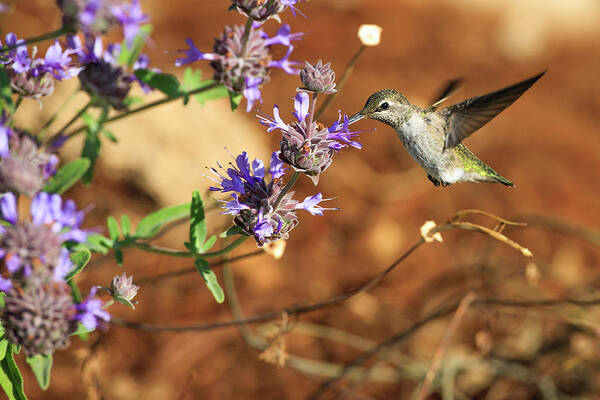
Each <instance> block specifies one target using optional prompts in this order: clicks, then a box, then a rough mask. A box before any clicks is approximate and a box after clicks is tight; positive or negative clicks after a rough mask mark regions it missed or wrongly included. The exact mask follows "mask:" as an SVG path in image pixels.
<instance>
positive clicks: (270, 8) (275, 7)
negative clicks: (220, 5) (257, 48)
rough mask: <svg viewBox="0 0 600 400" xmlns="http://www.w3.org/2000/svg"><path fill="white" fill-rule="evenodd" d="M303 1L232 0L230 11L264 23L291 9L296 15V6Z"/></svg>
mask: <svg viewBox="0 0 600 400" xmlns="http://www.w3.org/2000/svg"><path fill="white" fill-rule="evenodd" d="M300 1H301V0H231V7H230V9H233V10H237V11H239V12H240V14H242V15H244V16H245V17H248V18H252V19H253V20H254V21H259V22H264V21H266V20H267V19H269V18H278V14H279V13H281V12H282V11H284V10H285V9H286V8H288V7H289V8H290V9H291V10H292V13H293V14H294V15H296V11H297V9H296V7H294V5H295V4H296V3H299V2H300Z"/></svg>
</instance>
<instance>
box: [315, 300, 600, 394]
mask: <svg viewBox="0 0 600 400" xmlns="http://www.w3.org/2000/svg"><path fill="white" fill-rule="evenodd" d="M460 304H461V302H455V303H453V304H450V305H444V306H442V307H440V308H439V309H438V310H436V311H433V312H432V313H430V314H428V315H426V316H425V317H423V318H421V319H419V320H417V321H416V322H414V323H413V324H412V325H411V326H409V327H408V328H406V329H404V330H402V331H400V332H398V333H396V334H394V335H392V336H390V337H389V338H387V339H385V340H384V341H382V342H380V343H379V344H377V345H376V346H374V347H373V348H371V349H370V350H369V351H366V352H364V353H363V354H361V355H360V356H358V357H356V358H355V359H354V360H352V361H350V362H349V363H348V364H346V365H345V366H344V368H343V369H342V370H341V371H340V373H339V375H338V376H336V377H334V378H331V379H328V380H327V381H325V382H323V383H322V384H321V386H319V388H318V389H317V390H316V391H315V392H314V393H312V394H311V395H310V396H309V397H308V398H309V399H317V398H319V397H321V395H323V394H324V393H325V392H326V391H327V390H328V389H329V388H331V387H332V385H334V384H335V383H336V382H337V381H339V380H340V379H343V378H344V377H345V376H346V375H347V374H348V373H349V371H351V370H353V369H354V368H355V367H357V366H359V365H361V364H362V363H364V362H365V361H367V360H368V359H369V358H371V357H372V356H374V355H375V354H377V353H379V352H380V351H382V350H385V349H387V348H389V347H391V346H394V345H396V344H398V343H400V342H402V341H404V340H405V339H407V338H408V337H410V336H411V335H412V334H413V333H415V332H416V331H417V330H418V329H420V328H421V327H423V326H425V325H426V324H428V323H429V322H432V321H434V320H436V319H438V318H442V317H445V316H447V315H448V314H450V313H452V312H454V311H456V309H457V308H458V306H459V305H460ZM565 304H570V305H576V306H579V307H591V306H600V298H594V299H588V300H579V299H544V300H507V299H496V298H487V299H475V300H473V301H472V302H471V305H472V306H475V305H478V306H483V305H494V306H499V307H519V308H529V307H551V306H561V305H565Z"/></svg>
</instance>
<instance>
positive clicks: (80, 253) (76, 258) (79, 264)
mask: <svg viewBox="0 0 600 400" xmlns="http://www.w3.org/2000/svg"><path fill="white" fill-rule="evenodd" d="M79 248H80V250H77V251H74V252H73V253H71V255H70V256H69V259H70V260H71V262H72V263H73V264H74V265H75V266H74V267H73V269H72V270H71V271H69V273H68V274H67V276H65V280H66V281H69V280H71V279H73V277H74V276H75V275H76V274H78V273H79V272H80V271H81V270H82V269H83V267H85V266H86V265H87V263H88V262H89V261H90V258H92V253H90V251H89V250H88V249H86V248H84V247H83V246H80V247H79Z"/></svg>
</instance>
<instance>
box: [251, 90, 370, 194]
mask: <svg viewBox="0 0 600 400" xmlns="http://www.w3.org/2000/svg"><path fill="white" fill-rule="evenodd" d="M314 107H315V102H314V101H311V100H310V98H309V95H308V93H306V92H304V91H301V92H298V93H297V94H296V97H295V99H294V112H293V113H292V114H293V115H294V117H295V118H296V121H294V122H292V123H290V124H288V123H286V122H284V121H283V119H282V118H281V116H280V115H279V107H278V106H277V105H275V107H274V108H273V118H270V117H268V116H266V115H257V116H258V118H259V119H260V123H261V124H263V125H265V126H266V127H267V132H271V131H273V130H279V131H281V134H282V139H281V153H280V155H279V157H280V158H281V160H283V161H284V162H285V163H286V164H289V165H291V166H292V167H293V168H294V170H296V171H299V172H302V173H304V174H306V175H307V176H309V177H310V178H311V179H312V180H313V182H314V184H315V185H316V184H317V183H318V181H319V175H320V174H321V173H322V172H324V171H325V170H326V169H327V168H328V167H329V165H331V162H332V157H333V154H334V153H335V152H337V151H340V150H341V149H343V148H345V147H347V146H352V147H355V148H357V149H360V148H361V147H362V146H361V144H360V143H358V142H357V141H354V140H351V139H352V138H353V137H354V136H356V134H357V133H358V132H351V131H350V130H349V128H348V125H349V124H348V117H347V116H344V122H343V123H341V122H340V119H338V121H337V122H335V123H333V124H332V125H331V126H330V127H329V128H327V127H325V126H323V125H322V124H320V123H318V122H316V121H314V120H313V114H314ZM340 118H341V117H340Z"/></svg>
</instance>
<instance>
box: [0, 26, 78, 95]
mask: <svg viewBox="0 0 600 400" xmlns="http://www.w3.org/2000/svg"><path fill="white" fill-rule="evenodd" d="M21 42H23V40H22V39H19V40H18V39H17V37H16V35H15V34H14V33H9V34H7V35H6V45H7V46H17V47H16V48H14V49H12V50H10V51H9V52H8V54H2V55H0V63H1V64H4V65H5V66H6V72H7V73H8V76H9V79H10V85H11V87H12V89H13V90H14V91H15V92H17V93H19V94H20V95H22V96H24V97H27V98H33V99H40V98H42V97H45V96H49V95H51V94H52V93H53V92H54V80H59V81H61V80H63V79H69V78H73V77H75V76H77V75H78V74H79V72H81V69H82V68H80V67H77V66H75V64H74V63H73V62H72V61H71V55H72V54H73V53H74V51H73V50H71V49H65V50H64V51H63V49H62V47H61V46H60V43H59V42H58V41H55V42H54V44H52V45H51V46H50V47H49V48H48V50H47V51H46V55H45V57H44V58H35V56H36V53H37V48H36V47H35V46H34V47H33V50H32V55H31V56H30V55H29V51H28V49H27V46H25V45H18V44H19V43H21ZM0 45H1V43H0Z"/></svg>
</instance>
